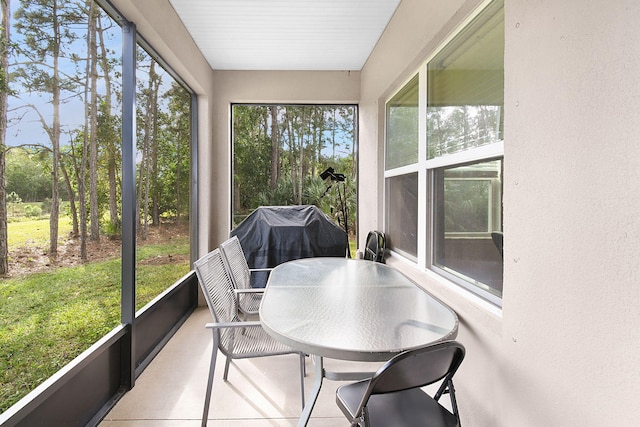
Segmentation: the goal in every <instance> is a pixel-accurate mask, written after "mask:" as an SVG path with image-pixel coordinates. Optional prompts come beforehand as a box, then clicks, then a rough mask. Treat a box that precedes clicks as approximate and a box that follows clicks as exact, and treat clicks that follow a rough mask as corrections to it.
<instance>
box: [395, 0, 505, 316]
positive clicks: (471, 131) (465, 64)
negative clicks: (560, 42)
mask: <svg viewBox="0 0 640 427" xmlns="http://www.w3.org/2000/svg"><path fill="white" fill-rule="evenodd" d="M419 81H424V82H425V83H426V84H425V85H424V86H425V87H419V85H418V82H419ZM423 99H424V100H425V102H424V105H422V104H421V103H422V102H423V101H422V100H423ZM420 111H424V113H420ZM503 111H504V13H503V2H502V1H494V2H491V3H489V4H488V5H487V6H486V7H485V8H484V9H483V10H481V11H480V12H479V13H478V14H477V15H476V16H475V17H474V18H473V19H472V20H471V21H470V22H468V23H467V24H466V25H465V26H464V27H463V28H462V29H461V30H460V31H459V32H458V33H457V34H456V35H455V36H454V37H453V38H452V39H451V40H449V41H448V42H447V43H445V44H444V45H443V47H442V48H441V49H439V50H438V51H437V52H436V53H435V54H434V55H433V56H432V57H431V58H429V59H428V60H427V62H426V63H425V64H424V65H423V66H422V67H421V68H420V70H419V71H418V73H417V75H415V76H414V77H413V78H412V79H411V80H410V81H409V82H408V83H407V84H406V85H404V86H403V87H402V89H400V90H399V91H398V92H397V93H396V94H395V95H394V96H392V97H391V98H390V99H389V101H388V102H387V107H386V152H385V158H386V164H385V185H386V191H385V214H386V215H385V230H386V232H387V234H388V237H389V246H390V247H391V249H392V250H393V251H395V252H396V253H398V254H399V255H401V256H405V257H407V258H409V259H411V260H413V261H415V262H417V263H418V264H419V265H424V266H425V268H428V269H431V270H433V271H435V272H437V273H439V274H442V275H443V276H445V277H447V278H449V279H450V280H452V281H454V282H455V283H457V284H459V285H461V286H463V287H465V288H468V289H469V290H471V291H473V292H474V293H477V294H479V295H480V296H482V297H484V298H486V299H487V300H489V301H491V302H493V303H495V304H497V305H500V299H501V297H502V269H503V261H502V252H501V247H500V248H498V242H494V239H495V238H496V235H500V237H501V236H502V182H503V153H504V136H503V133H504V115H503ZM421 133H424V136H421ZM421 177H424V178H421ZM423 182H424V183H425V185H420V184H422V183H423ZM421 235H422V236H426V239H424V243H422V239H420V238H419V236H421Z"/></svg>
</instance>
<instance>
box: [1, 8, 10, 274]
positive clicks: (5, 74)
mask: <svg viewBox="0 0 640 427" xmlns="http://www.w3.org/2000/svg"><path fill="white" fill-rule="evenodd" d="M9 18H10V0H3V1H2V35H1V36H0V37H1V39H0V68H1V70H0V72H1V73H2V75H0V83H1V84H0V275H6V274H7V273H9V243H8V242H9V238H8V232H7V227H8V226H7V189H6V182H5V173H6V172H5V169H6V150H7V146H6V136H7V102H8V89H9V70H8V67H9V49H8V46H9V41H10V30H9V29H10V26H9Z"/></svg>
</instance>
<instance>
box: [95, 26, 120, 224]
mask: <svg viewBox="0 0 640 427" xmlns="http://www.w3.org/2000/svg"><path fill="white" fill-rule="evenodd" d="M96 25H97V30H98V37H99V39H100V43H99V46H100V59H101V61H100V68H101V69H102V73H103V77H102V78H103V80H104V89H105V95H104V104H105V105H104V116H105V120H104V123H105V125H106V126H107V127H108V128H109V130H111V126H112V123H113V121H112V120H111V106H112V100H111V76H110V75H109V70H110V68H111V67H110V65H109V55H108V52H107V48H106V45H105V42H104V30H103V28H102V20H101V19H100V16H99V15H98V19H97V22H96ZM106 119H108V120H106ZM107 123H108V124H107ZM104 144H105V146H106V154H107V175H108V177H109V222H110V223H111V231H112V232H113V233H117V232H118V230H119V229H120V227H119V224H120V219H119V218H120V216H119V213H118V187H117V186H118V182H117V178H116V176H117V170H118V158H117V149H116V144H115V136H113V135H111V132H109V134H108V136H107V138H106V141H104Z"/></svg>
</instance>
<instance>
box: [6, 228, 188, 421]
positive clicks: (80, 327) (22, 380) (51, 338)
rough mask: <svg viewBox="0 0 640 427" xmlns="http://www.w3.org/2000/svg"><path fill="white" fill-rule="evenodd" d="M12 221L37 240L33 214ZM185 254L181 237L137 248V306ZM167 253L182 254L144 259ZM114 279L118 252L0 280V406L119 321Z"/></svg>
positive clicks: (171, 275)
mask: <svg viewBox="0 0 640 427" xmlns="http://www.w3.org/2000/svg"><path fill="white" fill-rule="evenodd" d="M45 223H46V221H45ZM16 224H20V225H26V226H25V230H24V231H23V233H22V235H23V236H32V237H29V238H28V239H32V240H30V241H29V242H35V241H38V242H42V240H38V239H40V237H37V236H39V234H41V233H42V230H43V229H44V228H45V227H43V225H42V224H41V221H26V222H20V223H13V224H11V225H10V227H12V226H14V227H15V226H16ZM44 234H47V235H48V223H47V227H46V230H45V232H44ZM14 238H15V235H14ZM45 240H47V239H46V238H45ZM14 244H15V240H14ZM10 245H11V243H10ZM188 253H189V241H188V239H187V238H177V239H172V240H171V241H170V242H169V243H167V244H157V245H146V246H141V247H139V248H138V253H137V259H138V264H137V283H136V290H137V301H136V306H137V308H138V309H139V308H141V307H142V306H144V304H146V303H147V302H149V301H150V300H151V299H153V298H154V297H155V296H157V295H158V294H160V293H161V292H162V291H164V290H165V289H166V288H167V287H168V286H170V285H171V284H173V283H174V282H175V281H176V280H177V279H179V278H180V277H182V276H183V275H184V274H185V273H186V272H188V271H189V261H188V256H184V255H185V254H188ZM168 254H171V255H172V256H173V257H174V259H175V258H176V256H177V255H182V256H181V257H179V258H180V259H183V261H180V262H171V263H163V262H146V261H156V260H158V259H162V257H165V258H166V256H167V255H168ZM120 280H121V261H120V259H115V260H107V261H101V262H93V263H87V264H85V265H82V266H75V267H67V268H58V269H56V270H53V271H52V272H50V273H38V274H32V275H28V276H22V277H15V278H10V279H1V280H0V301H2V303H1V304H0V412H3V411H5V410H7V409H8V408H9V407H10V406H11V405H13V404H14V403H15V402H17V401H18V400H19V399H20V398H22V397H23V396H24V395H26V394H27V393H28V392H29V391H31V390H32V389H33V388H35V387H36V386H37V385H38V384H40V383H42V382H43V381H44V380H45V379H47V378H48V377H50V376H51V375H52V374H54V373H55V372H56V371H58V370H59V369H60V368H62V367H63V366H64V365H66V364H67V363H68V362H70V361H71V360H72V359H73V358H75V357H76V356H78V355H79V354H80V353H81V352H82V351H84V350H85V349H87V348H88V347H89V346H90V345H92V344H93V343H94V342H96V341H97V340H98V339H99V338H100V337H102V336H103V335H105V334H106V333H107V332H109V331H110V330H111V329H113V328H114V327H115V326H116V325H118V324H119V323H120Z"/></svg>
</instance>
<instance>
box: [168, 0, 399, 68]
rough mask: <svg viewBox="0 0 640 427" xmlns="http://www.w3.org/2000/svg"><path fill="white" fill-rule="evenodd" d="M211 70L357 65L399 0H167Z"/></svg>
mask: <svg viewBox="0 0 640 427" xmlns="http://www.w3.org/2000/svg"><path fill="white" fill-rule="evenodd" d="M169 1H170V3H171V5H172V6H173V8H174V9H175V11H176V13H177V14H178V16H179V17H180V19H182V22H183V23H184V25H185V27H186V28H187V30H188V31H189V32H190V33H191V36H192V37H193V40H194V41H195V42H196V44H197V45H198V47H199V48H200V50H201V51H202V53H203V55H204V56H205V57H206V59H207V61H208V62H209V64H210V65H211V67H212V68H213V69H215V70H360V69H362V67H363V65H364V63H365V61H366V60H367V58H368V57H369V54H370V53H371V51H372V50H373V47H374V46H375V44H376V42H377V41H378V39H379V38H380V35H381V34H382V32H383V31H384V29H385V27H386V25H387V23H388V22H389V20H390V19H391V16H392V15H393V13H394V11H395V10H396V7H397V6H398V3H400V0H169Z"/></svg>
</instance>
